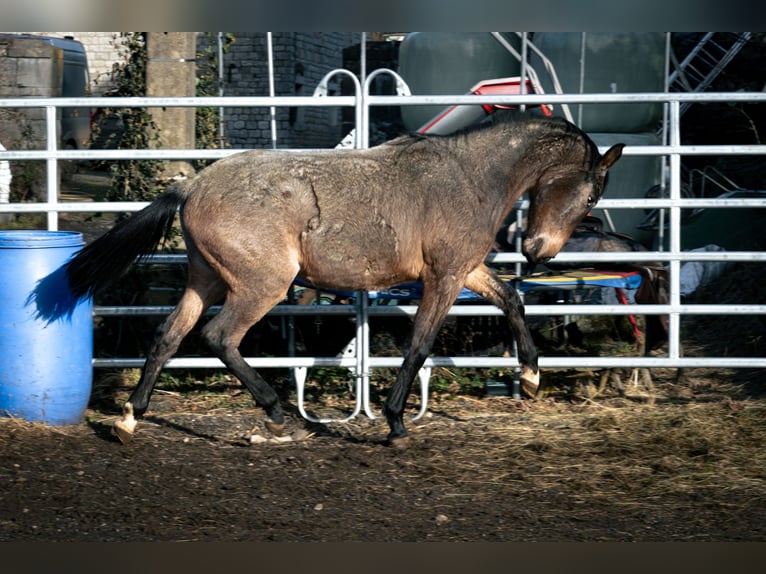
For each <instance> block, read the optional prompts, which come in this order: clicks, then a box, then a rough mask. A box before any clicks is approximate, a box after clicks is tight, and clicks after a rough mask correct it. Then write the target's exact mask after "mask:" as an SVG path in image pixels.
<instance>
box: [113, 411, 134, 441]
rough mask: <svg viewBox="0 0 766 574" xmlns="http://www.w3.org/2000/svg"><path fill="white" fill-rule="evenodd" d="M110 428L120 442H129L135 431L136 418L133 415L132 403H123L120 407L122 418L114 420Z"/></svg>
mask: <svg viewBox="0 0 766 574" xmlns="http://www.w3.org/2000/svg"><path fill="white" fill-rule="evenodd" d="M112 430H113V431H114V434H115V435H117V438H118V439H120V442H121V443H122V444H128V443H130V441H131V440H132V439H133V433H134V432H136V419H135V418H134V417H133V405H131V404H130V403H125V406H124V407H123V408H122V418H121V419H119V420H116V421H114V426H113V427H112Z"/></svg>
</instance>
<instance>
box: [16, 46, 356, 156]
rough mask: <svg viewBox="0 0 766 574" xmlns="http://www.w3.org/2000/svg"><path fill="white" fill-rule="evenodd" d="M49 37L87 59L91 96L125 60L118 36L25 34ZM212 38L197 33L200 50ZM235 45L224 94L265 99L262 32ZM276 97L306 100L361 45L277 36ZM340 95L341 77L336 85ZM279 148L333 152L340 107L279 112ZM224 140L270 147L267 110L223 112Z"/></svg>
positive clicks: (100, 90) (229, 58)
mask: <svg viewBox="0 0 766 574" xmlns="http://www.w3.org/2000/svg"><path fill="white" fill-rule="evenodd" d="M28 33H29V34H40V35H48V36H60V37H63V36H73V37H74V38H75V39H76V40H79V41H80V42H82V44H83V46H85V50H86V52H87V54H88V66H89V68H90V77H91V92H92V93H93V95H94V96H100V95H103V94H104V92H106V91H107V90H108V89H109V88H110V87H112V83H111V80H110V73H111V70H112V67H113V65H114V64H115V63H117V62H122V61H124V59H125V51H124V47H123V45H122V40H121V38H120V35H119V33H118V32H28ZM215 35H216V34H215V33H212V34H210V35H206V34H204V33H200V34H198V46H199V47H200V48H201V45H200V44H201V43H203V42H211V41H212V42H215ZM234 35H235V38H236V41H235V42H234V44H232V46H231V47H230V49H229V51H228V53H227V54H226V55H225V56H224V95H227V96H268V95H269V75H268V60H267V48H266V33H265V32H236V33H235V34H234ZM272 39H273V50H274V76H275V82H274V83H275V94H276V95H277V96H294V95H305V96H310V95H312V94H313V92H314V88H315V87H316V85H317V84H318V83H319V81H320V80H321V79H322V77H323V76H324V75H325V74H326V73H327V72H329V71H330V70H333V69H336V68H341V67H343V49H344V48H347V47H348V46H351V45H353V44H358V43H359V41H360V34H359V33H351V32H275V33H274V34H272ZM333 87H334V89H335V91H336V93H338V94H339V93H340V76H338V77H337V80H336V82H334V86H333ZM276 120H277V146H278V147H280V148H287V147H298V148H306V147H334V146H335V145H336V144H337V143H338V142H340V140H341V139H342V138H343V136H345V135H346V134H345V133H344V131H343V130H344V129H343V127H342V122H341V109H340V108H314V107H310V108H309V107H307V108H277V110H276ZM224 130H225V138H226V140H227V141H228V143H229V144H230V145H231V147H232V148H251V147H254V148H268V147H271V122H270V112H269V109H268V108H226V112H225V115H224Z"/></svg>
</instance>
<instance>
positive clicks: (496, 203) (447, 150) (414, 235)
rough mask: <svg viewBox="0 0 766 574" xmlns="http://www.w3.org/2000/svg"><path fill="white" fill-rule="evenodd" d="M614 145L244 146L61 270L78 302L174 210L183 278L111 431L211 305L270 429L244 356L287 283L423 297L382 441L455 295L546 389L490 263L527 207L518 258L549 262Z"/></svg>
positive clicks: (482, 140) (528, 123) (534, 141)
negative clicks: (483, 312) (412, 284)
mask: <svg viewBox="0 0 766 574" xmlns="http://www.w3.org/2000/svg"><path fill="white" fill-rule="evenodd" d="M622 148H623V145H622V144H618V145H615V146H613V147H612V148H610V149H609V150H608V151H607V152H606V153H605V154H604V155H603V156H602V155H600V154H599V152H598V148H597V147H596V145H595V144H594V143H593V142H592V141H591V140H590V139H589V138H588V137H587V136H586V135H585V134H584V133H583V132H582V131H580V130H579V129H578V128H576V127H575V126H574V125H572V124H570V123H568V122H565V121H563V120H559V119H546V118H537V117H526V116H519V117H517V118H512V119H511V120H508V119H504V120H502V121H495V122H491V123H490V124H488V125H482V126H479V127H475V128H471V129H467V130H464V131H461V132H459V133H456V134H453V135H449V136H422V135H413V136H403V137H400V138H397V139H395V140H392V141H390V142H387V143H385V144H383V145H380V146H377V147H374V148H371V149H368V150H345V151H337V150H332V151H312V152H300V153H299V152H286V151H248V152H243V153H239V154H236V155H233V156H230V157H228V158H226V159H222V160H219V161H217V162H215V163H214V164H213V165H211V166H210V167H208V168H206V169H205V170H203V171H202V172H200V173H199V174H198V175H197V176H196V177H194V178H193V179H192V180H190V181H189V182H188V183H186V184H183V185H175V186H172V187H170V188H169V189H168V190H167V191H165V192H164V193H163V194H161V195H160V196H158V198H157V199H156V200H155V201H154V202H153V203H152V204H151V205H149V206H148V207H146V208H145V209H143V210H142V211H140V212H138V213H136V214H135V215H134V216H133V217H131V218H130V219H127V220H125V221H123V222H121V223H119V224H117V225H116V226H115V227H114V228H112V229H111V230H110V231H109V232H107V233H106V234H105V235H104V236H102V237H100V238H99V239H97V240H96V241H94V242H93V243H91V244H90V245H88V246H87V247H85V248H84V249H83V250H82V251H81V252H80V253H79V254H78V255H77V256H76V257H75V258H74V259H73V260H72V261H70V262H69V263H68V264H67V268H66V272H67V276H68V278H69V283H70V286H71V289H72V292H73V294H74V296H75V297H83V296H87V295H89V294H92V293H93V292H94V290H96V289H98V288H101V287H103V286H104V285H106V284H107V283H108V282H109V281H111V280H113V279H116V278H117V277H118V276H119V275H120V274H122V273H124V272H125V271H126V270H127V268H128V267H129V266H130V265H131V264H132V263H133V262H134V260H135V258H136V257H137V256H140V255H144V254H148V253H151V252H152V251H153V250H154V249H156V246H157V244H158V243H159V241H160V240H161V239H162V238H163V236H164V235H165V234H166V233H167V231H168V229H169V227H170V226H171V225H172V223H173V221H174V218H175V214H176V210H177V209H178V208H179V207H180V209H181V225H182V228H183V233H184V238H185V241H186V246H187V250H188V259H189V277H188V283H187V286H186V289H185V291H184V294H183V296H182V298H181V300H180V302H179V303H178V306H177V307H176V308H175V310H174V311H173V312H172V313H171V315H169V316H168V318H167V319H166V320H165V322H164V323H163V324H162V325H161V326H160V327H159V329H158V332H157V337H156V340H155V342H154V345H153V347H152V349H151V351H150V352H149V355H148V358H147V361H146V364H145V366H144V368H143V371H142V375H141V379H140V381H139V383H138V386H137V387H136V388H135V390H134V391H133V393H132V394H131V396H130V398H129V400H128V401H127V402H126V403H125V405H124V408H123V417H122V419H120V420H118V421H117V422H116V423H115V430H116V433H117V435H118V436H119V437H120V439H121V440H122V441H123V442H125V441H127V440H130V438H131V436H132V434H133V432H134V429H135V425H136V421H135V419H134V415H135V416H140V415H142V414H143V413H144V412H145V411H146V409H147V407H148V404H149V399H150V396H151V393H152V389H153V387H154V384H155V381H156V379H157V376H158V375H159V372H160V370H161V369H162V367H163V365H164V364H165V362H166V361H167V360H168V359H169V358H170V357H171V356H172V355H173V354H174V353H175V352H176V350H177V349H178V346H179V344H180V342H181V340H182V339H183V338H184V336H186V335H187V334H188V333H189V331H190V330H191V329H192V327H193V326H194V325H195V324H196V323H197V321H198V319H199V318H200V317H201V316H202V314H203V313H204V312H205V310H206V309H207V308H208V307H210V306H211V305H213V304H215V303H217V302H219V301H221V300H223V306H222V308H221V311H220V312H219V313H218V314H217V315H216V316H215V317H213V318H212V319H211V320H210V321H209V322H208V323H207V324H206V325H205V327H204V329H203V331H202V334H203V337H204V339H205V341H206V342H207V343H208V344H209V346H210V347H211V349H212V350H213V351H214V353H215V354H216V355H217V356H218V357H219V358H220V359H221V361H223V363H224V364H225V365H226V367H227V368H228V369H229V370H230V371H231V372H232V373H233V374H234V375H235V376H236V377H237V378H238V379H239V380H240V381H241V382H242V383H243V384H244V385H245V386H246V387H247V389H248V390H249V391H250V392H251V394H252V395H253V397H254V399H255V400H256V402H257V403H258V404H259V405H261V406H262V407H263V408H264V410H265V412H266V414H267V415H268V417H269V419H270V420H269V421H267V427H268V428H269V430H270V431H271V432H273V433H274V434H275V435H277V436H278V435H280V434H281V433H282V432H283V429H284V414H283V411H282V407H281V405H280V404H279V400H278V397H277V394H276V393H275V391H274V390H273V389H272V388H271V386H269V385H268V384H267V383H266V381H264V380H263V379H262V378H261V376H260V375H259V374H258V373H257V371H255V370H254V369H252V368H250V367H249V365H247V363H246V362H245V360H244V359H243V357H242V355H241V354H240V352H239V350H238V347H239V344H240V342H241V340H242V338H243V336H244V335H245V333H246V332H247V331H248V330H249V329H250V327H252V326H253V325H254V324H255V323H256V322H257V321H259V320H260V319H261V318H262V317H263V316H264V315H265V314H266V313H267V312H268V311H269V310H270V309H271V308H272V307H273V306H275V305H276V304H278V303H279V302H280V301H282V300H283V299H284V298H285V295H286V292H287V290H288V289H289V288H290V285H291V284H292V282H293V280H294V279H295V277H296V276H298V277H301V278H302V279H305V280H307V281H309V282H310V283H312V284H313V285H316V286H319V287H326V288H334V289H341V290H350V291H351V290H380V289H385V288H388V287H391V286H394V285H396V284H399V283H403V282H407V281H414V280H419V281H421V282H422V284H423V297H422V300H421V301H420V305H419V307H418V312H417V314H416V316H415V320H414V326H413V329H412V333H411V337H410V340H409V343H408V345H407V346H406V349H405V352H404V360H403V363H402V367H401V369H400V370H399V373H398V376H397V378H396V381H395V383H394V385H393V387H392V389H391V391H390V393H389V394H388V396H387V398H386V401H385V405H384V409H383V410H384V413H385V416H386V419H387V422H388V424H389V427H390V433H389V435H388V439H389V441H390V442H391V444H394V445H397V446H400V445H404V444H406V436H407V432H406V430H405V427H404V422H403V411H404V404H405V400H406V398H407V395H408V394H409V392H410V388H411V385H412V382H413V379H414V378H415V376H416V373H417V371H418V369H420V367H421V366H422V365H423V363H424V361H425V360H426V358H427V356H428V354H429V352H430V349H431V346H432V344H433V341H434V339H435V337H436V334H437V332H438V330H439V328H440V326H441V325H442V323H443V321H444V319H445V317H446V315H447V312H448V311H449V309H450V307H451V305H452V303H453V302H454V301H455V299H456V297H457V295H458V294H459V293H460V290H461V289H462V288H463V286H465V287H467V288H469V289H471V290H472V291H474V292H475V293H477V294H479V295H481V296H483V297H484V298H485V299H486V300H488V301H490V302H491V303H493V304H494V305H497V306H498V307H500V308H501V309H502V310H503V312H504V314H505V315H506V317H507V320H508V322H509V326H510V330H511V333H512V334H513V336H514V337H515V340H516V342H517V345H518V353H519V361H520V363H521V368H522V385H523V388H524V390H525V392H527V394H530V395H534V394H535V393H536V391H537V388H538V385H539V372H538V364H537V351H536V349H535V347H534V344H533V342H532V337H531V335H530V333H529V329H528V328H527V325H526V322H525V317H524V308H523V304H522V302H521V300H520V298H519V296H518V294H517V293H516V291H515V290H514V289H513V288H512V287H510V286H508V285H507V284H506V283H504V282H503V281H501V280H500V279H499V278H498V277H497V275H496V274H495V273H494V272H493V271H492V270H491V269H489V268H488V267H487V266H486V265H485V264H484V259H485V257H486V256H487V254H488V253H489V251H490V249H491V248H492V246H493V241H494V238H495V234H496V232H497V230H498V229H499V228H500V226H501V225H502V223H503V221H504V219H505V217H506V216H507V214H508V213H509V211H510V210H511V208H512V207H513V205H514V203H515V202H516V200H517V199H519V198H520V197H521V196H522V195H524V194H525V193H526V194H527V195H528V197H529V201H530V212H529V227H528V229H527V235H526V238H525V240H524V243H523V246H524V248H523V252H524V255H525V256H526V258H527V259H528V261H530V262H531V263H538V262H544V261H546V260H548V259H550V258H552V257H553V256H555V255H556V254H557V253H558V251H559V249H560V248H561V246H562V245H563V244H564V243H565V242H566V240H567V238H568V237H569V235H570V233H571V232H572V230H573V229H574V228H575V226H576V225H577V224H578V222H579V221H580V220H581V219H582V218H583V216H584V215H585V214H586V213H587V212H588V211H589V210H590V209H592V208H593V206H594V205H595V204H596V202H597V201H598V200H599V198H600V197H601V195H602V193H603V191H604V186H605V183H606V175H607V170H608V168H609V167H611V166H612V164H614V162H615V161H617V159H618V158H619V157H620V155H621V154H622Z"/></svg>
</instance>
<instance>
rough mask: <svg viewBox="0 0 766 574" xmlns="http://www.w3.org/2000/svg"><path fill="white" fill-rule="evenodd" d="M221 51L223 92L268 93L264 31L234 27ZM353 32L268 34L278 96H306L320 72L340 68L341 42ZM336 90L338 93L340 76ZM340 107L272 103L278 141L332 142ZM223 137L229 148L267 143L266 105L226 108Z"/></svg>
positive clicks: (353, 38) (355, 37) (300, 144)
mask: <svg viewBox="0 0 766 574" xmlns="http://www.w3.org/2000/svg"><path fill="white" fill-rule="evenodd" d="M235 36H236V41H235V42H234V44H233V45H232V46H231V48H230V49H229V52H228V53H227V54H226V56H225V57H224V95H229V96H268V95H269V74H268V59H267V46H266V33H265V32H238V33H236V34H235ZM358 41H359V34H357V33H343V32H308V33H301V32H284V33H274V34H272V47H273V52H274V90H275V95H277V96H296V95H302V96H311V95H312V94H313V92H314V88H315V87H316V85H317V84H318V83H319V81H320V80H321V79H322V77H323V76H324V75H325V74H326V73H327V72H329V71H330V70H333V69H336V68H341V67H342V64H343V48H345V47H347V46H348V45H350V44H353V43H354V42H358ZM336 86H337V88H336V93H337V94H339V93H340V88H339V82H337V83H336ZM340 117H341V116H340V109H339V108H313V107H306V108H277V110H276V123H277V147H280V148H289V147H294V148H306V147H334V146H335V145H336V144H337V143H338V142H340V140H341V139H342V138H343V136H344V135H345V134H344V133H342V128H341V121H340ZM225 133H226V139H227V141H228V142H229V143H230V144H231V146H232V147H233V148H245V147H259V148H263V147H271V140H272V136H271V122H270V112H269V109H268V108H227V111H226V114H225Z"/></svg>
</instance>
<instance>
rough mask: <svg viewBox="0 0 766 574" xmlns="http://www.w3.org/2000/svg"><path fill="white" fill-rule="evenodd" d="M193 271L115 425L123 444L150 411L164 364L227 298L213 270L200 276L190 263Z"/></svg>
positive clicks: (163, 325) (158, 331)
mask: <svg viewBox="0 0 766 574" xmlns="http://www.w3.org/2000/svg"><path fill="white" fill-rule="evenodd" d="M189 269H190V270H189V284H188V285H187V287H186V290H185V291H184V294H183V296H182V297H181V300H180V301H179V303H178V305H177V306H176V308H175V309H174V310H173V312H172V313H171V314H170V315H169V316H168V318H167V319H166V320H165V321H164V322H163V323H162V325H160V327H159V328H158V329H157V333H156V336H155V339H154V344H153V345H152V348H151V350H150V351H149V355H148V357H147V359H146V363H145V364H144V368H143V370H142V372H141V379H140V380H139V382H138V386H136V388H135V389H134V390H133V392H132V393H131V395H130V398H129V399H128V401H127V402H126V403H125V405H124V406H123V411H122V418H121V419H119V420H117V421H116V422H115V423H114V432H115V434H116V435H117V437H118V438H119V439H120V441H122V442H123V443H127V442H129V441H130V439H131V438H132V436H133V433H134V431H135V427H136V419H135V418H134V416H138V417H140V416H142V415H143V414H144V412H146V409H147V407H148V406H149V399H150V397H151V394H152V390H153V389H154V384H155V383H156V382H157V377H158V376H159V374H160V371H161V370H162V367H163V366H164V364H165V363H166V362H167V360H168V359H169V358H170V357H172V356H173V355H174V354H175V352H176V351H177V350H178V346H179V345H180V344H181V341H182V340H183V338H184V337H185V336H186V335H187V334H188V333H189V331H191V329H192V328H193V327H194V325H195V324H196V323H197V321H198V320H199V318H200V317H201V316H202V313H203V312H204V311H205V309H207V308H208V307H209V306H210V305H212V304H213V303H214V302H215V301H216V300H217V299H219V298H220V297H221V296H222V295H223V284H222V283H220V280H219V279H218V278H217V277H215V276H213V275H212V274H210V273H209V270H204V272H203V274H202V276H200V274H199V272H198V270H195V269H196V268H195V267H194V266H193V264H190V268H189Z"/></svg>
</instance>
